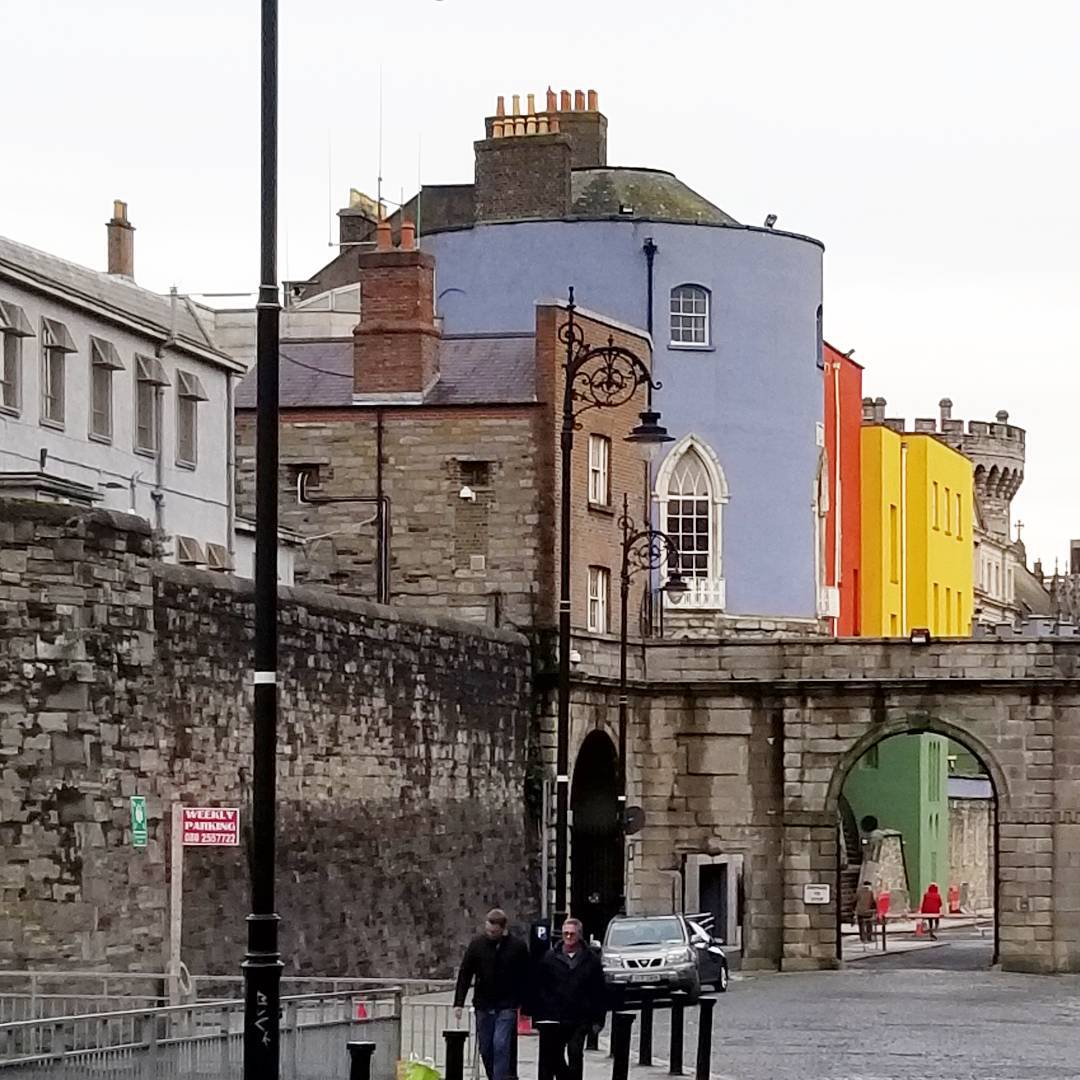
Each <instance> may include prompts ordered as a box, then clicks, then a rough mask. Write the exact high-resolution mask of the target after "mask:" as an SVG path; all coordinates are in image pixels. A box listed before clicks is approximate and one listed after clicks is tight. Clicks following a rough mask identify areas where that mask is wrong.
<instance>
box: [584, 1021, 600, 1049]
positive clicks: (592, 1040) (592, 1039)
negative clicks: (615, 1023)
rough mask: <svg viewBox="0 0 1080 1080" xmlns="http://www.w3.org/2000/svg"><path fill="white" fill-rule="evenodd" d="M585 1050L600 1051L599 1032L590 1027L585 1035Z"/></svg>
mask: <svg viewBox="0 0 1080 1080" xmlns="http://www.w3.org/2000/svg"><path fill="white" fill-rule="evenodd" d="M585 1049H586V1050H599V1049H600V1032H599V1031H594V1030H593V1029H592V1028H591V1027H590V1028H589V1030H588V1031H587V1032H586V1034H585Z"/></svg>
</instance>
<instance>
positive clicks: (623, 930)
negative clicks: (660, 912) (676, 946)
mask: <svg viewBox="0 0 1080 1080" xmlns="http://www.w3.org/2000/svg"><path fill="white" fill-rule="evenodd" d="M685 940H686V939H685V938H684V937H683V929H682V924H681V923H680V922H679V920H678V919H626V920H623V921H620V922H615V923H612V924H611V926H610V927H609V928H608V936H607V947H608V948H609V949H629V948H632V947H633V946H634V945H664V944H666V943H667V942H669V941H676V942H680V943H681V942H683V941H685Z"/></svg>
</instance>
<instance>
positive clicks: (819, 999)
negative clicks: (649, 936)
mask: <svg viewBox="0 0 1080 1080" xmlns="http://www.w3.org/2000/svg"><path fill="white" fill-rule="evenodd" d="M989 947H990V948H992V941H991V942H990V944H989ZM987 948H988V945H987V942H986V941H985V940H982V939H979V938H978V937H977V936H973V935H971V934H970V933H969V934H968V935H967V936H966V937H965V936H963V935H960V936H957V937H955V938H953V937H950V938H949V939H948V940H946V941H943V942H941V943H940V944H939V945H937V946H936V947H934V948H931V949H918V950H908V951H903V952H897V953H893V952H891V951H890V952H889V953H887V954H885V955H884V956H878V957H876V958H873V959H870V960H868V961H867V962H863V963H859V964H853V965H851V966H850V967H848V968H846V969H844V970H842V971H835V972H808V973H800V974H773V973H768V974H743V975H736V976H735V977H734V978H733V979H732V983H731V988H730V990H729V991H728V992H727V993H726V994H720V995H717V1004H716V1007H715V1009H714V1023H713V1045H712V1057H711V1080H796V1078H797V1080H1066V1078H1068V1080H1077V1078H1080V976H1039V975H1017V974H1011V973H1009V974H1006V973H1002V972H1000V971H991V970H987V969H986V964H987V963H988V961H989V953H988V952H987ZM686 1017H687V1020H686V1032H685V1054H684V1075H686V1076H688V1077H692V1076H693V1075H694V1062H695V1058H696V1052H697V1010H696V1009H688V1010H687V1013H686ZM639 1029H640V1018H638V1020H637V1021H636V1022H635V1024H634V1033H633V1041H632V1044H631V1061H632V1062H633V1063H634V1064H633V1065H632V1068H631V1070H630V1078H631V1080H661V1078H662V1077H667V1076H668V1071H667V1054H668V1047H669V1044H670V1017H669V1014H668V1013H667V1011H666V1010H657V1011H656V1013H655V1016H654V1032H653V1046H654V1048H655V1053H654V1067H653V1068H646V1067H642V1066H639V1065H637V1064H636V1062H637V1059H638V1032H639ZM609 1031H610V1025H609V1026H608V1028H607V1029H605V1032H604V1034H603V1036H602V1037H601V1045H602V1047H603V1049H602V1050H601V1051H600V1052H592V1053H588V1054H587V1055H586V1069H585V1078H584V1080H610V1078H611V1076H612V1071H611V1064H612V1063H611V1059H610V1058H609V1057H607V1056H606V1053H605V1051H606V1049H607V1036H608V1033H609ZM536 1042H537V1040H536V1039H535V1038H522V1039H521V1040H520V1041H519V1046H520V1051H519V1056H520V1067H519V1075H520V1077H521V1080H533V1078H534V1077H535V1076H536V1057H535V1055H536Z"/></svg>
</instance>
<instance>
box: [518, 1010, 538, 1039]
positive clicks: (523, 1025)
mask: <svg viewBox="0 0 1080 1080" xmlns="http://www.w3.org/2000/svg"><path fill="white" fill-rule="evenodd" d="M517 1033H518V1034H519V1035H535V1034H536V1028H534V1027H533V1026H532V1020H531V1019H530V1018H529V1017H528V1016H526V1015H525V1014H524V1013H523V1012H522V1011H521V1010H520V1009H518V1014H517Z"/></svg>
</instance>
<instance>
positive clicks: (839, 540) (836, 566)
mask: <svg viewBox="0 0 1080 1080" xmlns="http://www.w3.org/2000/svg"><path fill="white" fill-rule="evenodd" d="M833 405H834V406H835V409H834V414H835V421H834V423H835V426H834V427H833V431H834V432H835V433H836V483H835V484H834V485H833V491H835V492H836V511H835V521H836V525H835V526H834V528H833V548H834V550H833V581H834V583H835V584H836V592H837V595H838V596H839V594H840V573H841V570H842V569H843V559H842V558H841V547H842V545H843V542H844V493H843V488H842V487H841V486H840V363H839V361H837V362H835V363H834V364H833ZM839 631H840V617H839V616H837V617H836V618H835V619H833V637H836V636H837V634H838V633H839Z"/></svg>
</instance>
